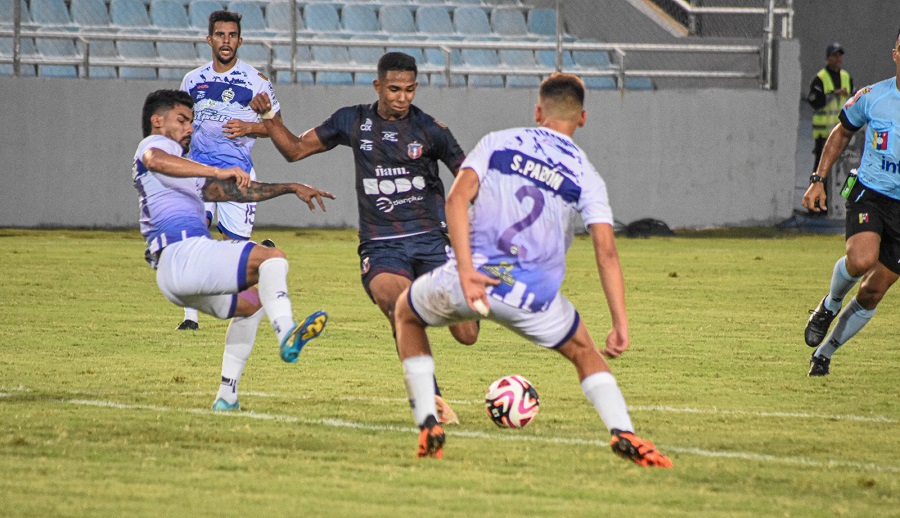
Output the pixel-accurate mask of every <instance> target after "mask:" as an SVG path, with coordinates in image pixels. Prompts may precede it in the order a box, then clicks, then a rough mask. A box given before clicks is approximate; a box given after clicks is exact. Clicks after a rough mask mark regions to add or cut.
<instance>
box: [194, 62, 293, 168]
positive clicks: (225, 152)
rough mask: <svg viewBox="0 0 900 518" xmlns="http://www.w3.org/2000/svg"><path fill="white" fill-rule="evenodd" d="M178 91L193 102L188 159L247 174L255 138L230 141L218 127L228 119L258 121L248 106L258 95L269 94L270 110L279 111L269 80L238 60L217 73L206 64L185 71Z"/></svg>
mask: <svg viewBox="0 0 900 518" xmlns="http://www.w3.org/2000/svg"><path fill="white" fill-rule="evenodd" d="M181 90H183V91H185V92H187V93H189V94H190V96H191V98H192V99H194V135H193V138H192V140H191V152H190V155H189V158H190V159H191V160H195V161H197V162H200V163H201V164H207V165H211V166H215V167H221V168H228V167H240V168H241V169H243V170H244V171H245V172H247V173H251V171H252V170H253V160H252V159H251V158H250V150H251V149H252V148H253V144H254V142H255V141H256V139H255V138H253V137H246V136H245V137H237V138H234V139H230V138H228V137H226V136H225V134H224V133H222V126H223V125H224V124H225V123H226V122H228V121H229V120H231V119H239V120H242V121H247V122H258V121H259V116H258V115H257V114H256V112H254V111H253V110H252V109H251V108H250V106H249V104H250V100H251V99H253V97H254V96H255V95H256V94H258V93H260V92H266V93H267V94H268V95H269V99H271V100H272V110H273V111H275V112H277V111H280V110H281V105H280V104H279V103H278V100H277V99H275V91H274V89H273V88H272V83H271V82H270V81H269V79H268V78H267V77H266V76H264V75H262V74H260V73H259V71H258V70H256V69H255V68H253V67H252V66H250V65H248V64H247V63H244V62H243V61H241V60H237V62H236V63H235V65H234V66H233V67H232V68H231V70H229V71H227V72H224V73H221V74H219V73H217V72H216V71H215V70H213V64H212V62H211V61H210V62H209V63H207V64H206V65H204V66H202V67H200V68H197V69H195V70H192V71H191V72H188V73H187V75H185V76H184V80H183V81H182V82H181ZM253 179H254V180H255V178H253Z"/></svg>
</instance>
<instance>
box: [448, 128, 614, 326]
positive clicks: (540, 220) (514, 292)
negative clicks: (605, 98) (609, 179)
mask: <svg viewBox="0 0 900 518" xmlns="http://www.w3.org/2000/svg"><path fill="white" fill-rule="evenodd" d="M461 168H463V169H464V168H471V169H473V170H474V171H475V172H476V173H477V174H478V180H479V182H480V187H479V191H478V197H477V198H476V199H475V202H474V203H473V205H472V206H471V207H470V208H469V218H470V225H471V241H472V256H473V260H474V264H475V266H476V267H477V268H478V269H479V270H480V271H481V272H483V273H485V274H487V275H489V276H491V277H495V278H498V279H500V280H501V281H502V283H501V284H500V285H498V286H496V287H493V288H490V287H489V288H488V292H489V293H490V294H491V296H493V297H495V298H497V299H500V300H502V301H503V302H504V303H506V304H508V305H510V306H513V307H520V308H522V309H526V310H530V311H543V310H545V309H546V308H547V307H548V306H549V305H550V302H551V301H552V300H553V299H554V297H556V295H557V293H558V292H559V287H560V285H561V284H562V280H563V277H564V276H565V271H566V251H567V250H568V249H569V245H570V244H571V243H572V236H573V235H574V225H575V224H576V212H578V213H580V214H581V217H582V219H583V220H584V224H585V225H590V224H593V223H606V224H610V225H612V223H613V216H612V210H611V209H610V207H609V198H608V196H607V193H606V184H605V183H604V182H603V179H602V178H600V175H599V174H597V171H596V170H595V169H594V167H593V166H592V165H591V163H590V161H588V158H587V156H586V155H585V153H584V152H583V151H582V150H581V148H579V147H578V146H577V145H576V144H575V143H574V142H573V141H572V139H571V138H569V137H568V136H566V135H563V134H562V133H558V132H556V131H553V130H549V129H546V128H514V129H509V130H504V131H498V132H494V133H490V134H488V135H487V136H485V137H484V138H482V139H481V141H480V142H479V143H478V145H477V146H475V149H474V150H473V151H472V152H471V153H470V154H469V155H468V157H467V158H466V160H465V162H463V165H462V167H461Z"/></svg>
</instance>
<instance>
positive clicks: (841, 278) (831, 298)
mask: <svg viewBox="0 0 900 518" xmlns="http://www.w3.org/2000/svg"><path fill="white" fill-rule="evenodd" d="M859 279H860V277H852V276H851V275H850V272H848V271H847V256H846V255H845V256H844V257H841V258H840V259H838V260H837V262H836V263H834V271H833V272H832V273H831V288H830V289H829V291H828V296H827V297H825V308H827V309H828V311H831V312H832V313H837V312H838V311H840V310H841V304H842V303H843V302H844V297H845V296H846V295H847V293H850V289H851V288H853V286H855V285H856V282H857V281H859Z"/></svg>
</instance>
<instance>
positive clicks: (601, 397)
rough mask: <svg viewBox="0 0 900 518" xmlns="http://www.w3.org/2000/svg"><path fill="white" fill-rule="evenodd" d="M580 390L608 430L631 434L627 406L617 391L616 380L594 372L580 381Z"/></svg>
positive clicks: (619, 391) (631, 428) (632, 429)
mask: <svg viewBox="0 0 900 518" xmlns="http://www.w3.org/2000/svg"><path fill="white" fill-rule="evenodd" d="M581 390H583V391H584V395H585V396H586V397H587V398H588V400H589V401H590V402H591V404H592V405H594V408H595V409H597V413H598V414H600V419H601V420H603V424H605V425H606V428H607V429H609V430H620V431H623V432H633V431H634V425H632V424H631V417H630V416H629V415H628V406H627V405H626V404H625V397H624V396H622V391H621V390H619V384H618V383H616V378H615V377H613V375H612V374H611V373H609V372H606V371H604V372H596V373H594V374H591V375H589V376H587V377H585V378H584V379H583V380H581Z"/></svg>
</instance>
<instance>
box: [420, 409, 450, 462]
mask: <svg viewBox="0 0 900 518" xmlns="http://www.w3.org/2000/svg"><path fill="white" fill-rule="evenodd" d="M444 440H445V437H444V428H443V427H442V426H441V425H440V424H438V422H437V418H435V417H434V416H433V415H430V416H428V417H427V418H426V419H425V424H424V425H422V431H421V432H420V433H419V450H418V451H417V452H416V456H418V457H419V458H422V457H434V458H435V459H441V458H443V457H444Z"/></svg>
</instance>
